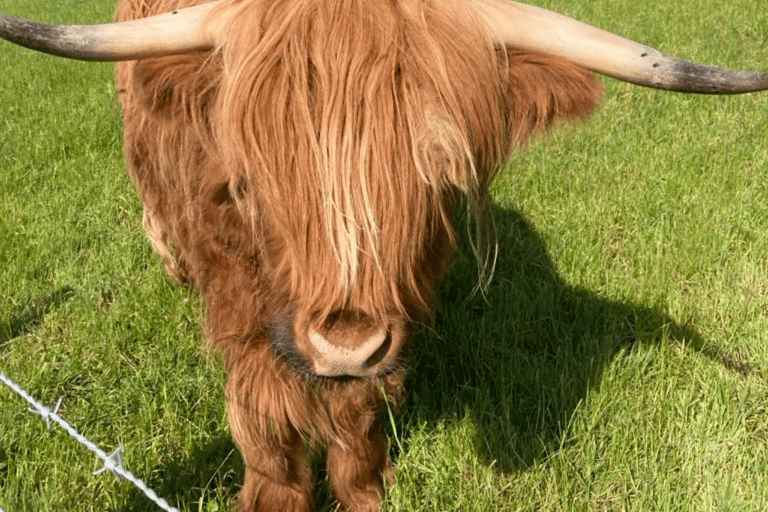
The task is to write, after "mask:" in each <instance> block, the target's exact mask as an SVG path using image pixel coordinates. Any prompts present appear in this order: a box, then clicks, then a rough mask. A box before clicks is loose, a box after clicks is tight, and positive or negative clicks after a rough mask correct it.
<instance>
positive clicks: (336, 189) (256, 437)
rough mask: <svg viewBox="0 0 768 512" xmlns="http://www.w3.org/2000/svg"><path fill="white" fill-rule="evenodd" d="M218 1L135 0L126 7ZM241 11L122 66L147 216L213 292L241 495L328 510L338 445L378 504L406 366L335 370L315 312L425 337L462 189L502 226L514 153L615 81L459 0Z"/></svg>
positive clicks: (355, 486) (249, 502)
mask: <svg viewBox="0 0 768 512" xmlns="http://www.w3.org/2000/svg"><path fill="white" fill-rule="evenodd" d="M198 3H202V2H200V1H196V0H123V1H122V2H121V3H120V6H119V8H118V13H117V18H118V20H128V19H134V18H139V17H145V16H149V15H152V14H157V13H161V12H166V11H171V10H173V9H177V8H181V7H185V6H189V5H193V4H198ZM232 9H234V10H236V11H237V14H236V15H235V16H234V17H233V18H232V20H233V22H232V26H231V27H229V30H228V31H227V34H228V39H227V40H226V41H225V42H224V43H223V44H221V46H220V48H217V49H216V50H215V51H213V52H210V53H205V54H203V53H193V54H187V55H179V56H172V57H163V58H154V59H145V60H141V61H133V62H127V63H122V64H119V65H118V72H117V81H118V91H119V94H120V98H121V101H122V103H123V109H124V118H125V153H126V158H127V160H128V165H129V169H130V172H131V176H132V178H133V180H134V181H135V183H136V186H137V188H138V190H139V193H140V195H141V198H142V201H143V203H144V212H145V218H144V221H145V227H146V230H147V232H148V235H149V238H150V240H151V241H152V243H153V245H154V247H155V249H156V250H157V252H158V253H159V254H160V256H161V257H162V259H163V262H164V264H165V268H166V270H167V271H168V273H169V274H170V275H171V276H173V277H174V278H175V279H177V280H178V281H181V282H189V283H191V284H192V285H193V286H194V287H195V288H197V289H198V290H199V291H200V292H201V293H202V294H203V296H204V297H205V300H206V306H207V311H208V315H207V325H206V331H207V335H208V337H209V339H210V340H211V341H212V342H213V343H214V344H216V345H217V346H218V347H219V348H220V349H221V351H222V353H223V355H224V359H225V361H226V365H227V367H228V369H229V371H230V378H229V383H228V385H227V396H228V404H229V416H230V422H231V429H232V434H233V436H234V438H235V440H236V442H237V444H238V445H239V447H240V449H241V452H242V454H243V458H244V460H245V464H246V475H245V484H244V487H243V490H242V493H241V496H240V501H239V503H240V508H241V509H242V510H247V511H280V512H283V511H287V512H300V511H306V510H309V509H310V507H311V504H310V495H311V485H312V484H311V482H312V480H311V476H310V471H309V467H308V464H307V459H306V454H305V449H306V448H305V446H306V445H309V446H310V447H327V450H328V452H327V453H328V470H329V474H330V480H331V485H332V487H333V491H334V493H335V495H336V497H337V499H338V500H339V502H340V503H341V505H342V507H343V508H345V509H348V510H353V511H372V510H377V509H378V503H379V500H380V496H381V494H382V493H383V478H382V475H385V474H386V473H387V472H388V471H389V468H388V465H387V456H386V442H385V439H384V438H383V436H382V434H381V432H380V429H379V421H380V419H379V416H380V409H381V408H382V406H383V404H384V403H385V401H386V400H390V401H392V402H395V401H396V400H397V398H398V396H399V395H400V393H401V390H402V387H403V378H404V371H403V370H402V365H399V364H397V361H395V362H394V363H393V364H390V365H388V366H387V367H386V368H383V369H382V371H381V372H379V374H378V375H377V376H375V377H371V378H347V379H332V378H316V377H315V376H313V375H312V371H311V367H312V365H311V364H310V363H311V361H310V363H308V362H307V361H309V360H311V357H312V355H311V351H308V349H307V345H306V343H305V342H302V341H301V340H302V339H303V338H302V336H301V328H302V327H301V326H305V325H316V326H324V325H331V327H329V329H330V328H332V327H333V326H334V325H336V324H337V323H340V322H341V323H343V322H347V320H340V319H349V318H354V319H360V318H364V319H366V320H365V321H366V322H372V323H374V324H376V325H378V324H381V325H389V326H393V325H395V326H400V327H398V329H400V330H401V331H402V335H403V339H405V338H407V334H408V332H409V330H410V326H411V325H413V322H414V321H415V320H417V319H418V318H420V317H421V316H422V315H423V314H425V313H427V312H429V310H430V307H431V303H432V295H433V288H434V285H435V282H436V281H437V279H439V277H440V276H441V275H442V274H443V272H444V271H445V269H446V268H447V266H448V264H449V261H450V256H451V252H452V246H453V241H454V230H453V226H452V225H451V216H452V209H453V207H454V202H455V199H456V197H457V194H458V193H463V194H464V195H466V196H467V197H468V199H469V203H470V205H471V210H472V212H473V213H474V214H475V215H476V216H477V218H478V219H479V220H480V221H481V223H480V225H481V226H483V225H486V224H483V223H482V220H483V217H484V213H483V212H484V211H485V209H486V206H487V201H488V186H489V183H490V182H491V180H492V178H493V176H494V173H495V172H496V170H497V168H498V167H499V165H500V164H501V163H503V162H504V160H505V158H506V157H507V156H508V153H509V151H511V150H512V149H514V148H515V147H516V146H518V145H520V144H521V143H523V142H524V141H525V139H526V138H527V137H528V136H529V135H530V134H531V133H532V132H534V131H537V130H541V129H544V128H546V127H548V126H550V125H551V124H552V123H553V122H554V121H555V120H557V119H558V118H563V117H568V116H583V115H586V114H587V113H589V111H590V110H591V109H592V108H593V107H594V105H595V104H596V102H597V101H598V99H599V96H600V87H599V85H598V83H597V81H596V80H595V79H594V78H593V77H592V76H591V75H590V74H589V73H587V72H586V71H584V70H582V69H581V68H578V67H577V66H574V65H572V64H569V63H567V62H565V61H562V60H559V59H556V58H552V57H547V56H543V55H534V54H531V53H525V52H520V51H516V50H514V49H510V48H507V49H498V48H494V46H493V44H492V42H491V39H490V36H489V35H487V34H485V33H484V32H483V29H482V27H481V26H480V25H479V24H473V23H472V22H471V20H472V19H473V15H472V13H471V12H468V10H467V7H466V6H465V5H463V4H462V3H461V1H460V0H442V1H439V0H229V1H227V2H225V4H224V5H223V6H222V7H221V8H220V9H218V11H217V13H220V12H224V11H225V10H226V11H228V10H232ZM217 13H214V15H217ZM477 238H478V239H477V241H476V245H477V246H478V247H479V248H481V249H482V248H483V247H488V246H489V243H488V240H487V238H486V237H484V236H483V234H482V230H481V233H480V234H479V235H478V237H477ZM480 253H481V254H480V258H481V260H487V259H488V258H487V254H488V251H486V252H485V253H483V251H482V250H481V251H480ZM348 321H349V324H350V325H352V326H353V327H354V325H357V324H355V323H354V322H358V323H359V322H361V321H362V320H348ZM345 325H346V324H345ZM366 325H367V324H366ZM350 332H356V331H355V330H354V328H350ZM286 345H287V346H290V348H289V349H287V350H283V349H282V348H284V347H285V346H286ZM276 347H277V348H276ZM281 347H282V348H281ZM401 348H402V347H401V346H400V345H398V346H397V347H395V349H401ZM307 441H308V442H309V443H307Z"/></svg>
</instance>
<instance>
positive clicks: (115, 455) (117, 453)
mask: <svg viewBox="0 0 768 512" xmlns="http://www.w3.org/2000/svg"><path fill="white" fill-rule="evenodd" d="M0 382H2V383H3V384H5V385H6V386H8V387H9V388H10V389H11V391H14V392H15V393H16V394H17V395H19V396H20V397H22V398H23V399H24V400H26V401H27V403H29V404H30V405H32V407H34V409H32V408H30V409H29V411H30V412H32V413H34V414H38V415H40V416H42V418H43V419H44V420H45V423H46V424H47V425H48V430H50V429H51V421H53V422H54V423H56V424H57V425H59V426H60V427H61V428H63V429H64V431H65V432H67V433H68V434H69V435H70V436H72V437H73V438H74V439H75V440H76V441H77V442H79V443H80V444H82V445H83V446H85V447H86V448H88V449H89V450H91V451H92V452H93V453H95V454H96V455H97V456H98V457H99V458H100V459H101V460H102V462H104V466H103V467H102V468H101V469H98V470H96V471H94V472H93V474H94V475H98V474H100V473H103V472H104V471H111V472H112V474H113V475H115V477H118V478H119V477H122V478H125V479H126V480H128V481H129V482H131V483H132V484H133V485H135V486H136V487H137V488H138V489H139V490H140V491H141V492H143V493H144V495H145V496H146V497H147V498H149V499H150V500H152V501H153V502H154V503H155V504H156V505H157V506H158V507H160V508H162V509H163V510H165V511H166V512H179V510H178V509H176V508H174V507H172V506H170V505H169V504H168V502H167V501H165V500H164V499H162V498H160V497H159V496H158V495H157V494H156V493H155V491H153V490H152V489H150V488H149V487H147V485H146V484H145V483H144V482H142V481H141V480H139V479H138V478H136V477H135V476H133V473H131V472H130V471H128V470H127V469H125V468H124V467H123V460H122V453H123V449H122V447H118V448H116V449H115V450H114V451H113V452H112V453H110V454H109V455H107V453H106V452H104V450H102V449H101V448H99V447H98V446H96V445H95V444H93V443H92V442H91V441H89V440H88V439H87V438H85V437H84V436H82V435H81V434H79V433H78V432H77V430H75V429H74V427H72V426H71V425H70V424H69V423H67V422H66V421H64V419H62V418H61V416H59V414H58V411H59V408H60V407H61V402H62V400H63V398H64V397H61V398H59V400H58V402H56V406H55V407H54V408H53V409H49V408H48V407H45V406H44V405H42V404H41V403H39V402H38V401H37V400H35V399H34V398H32V396H30V394H29V393H27V392H26V391H24V390H23V389H22V388H21V387H20V386H19V385H17V384H16V383H15V382H13V381H12V380H11V379H9V378H8V377H7V376H6V375H5V374H4V373H2V372H0ZM0 512H3V509H2V508H0Z"/></svg>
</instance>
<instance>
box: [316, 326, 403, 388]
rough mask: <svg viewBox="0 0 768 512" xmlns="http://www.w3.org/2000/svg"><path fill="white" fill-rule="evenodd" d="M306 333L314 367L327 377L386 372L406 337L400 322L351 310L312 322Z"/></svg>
mask: <svg viewBox="0 0 768 512" xmlns="http://www.w3.org/2000/svg"><path fill="white" fill-rule="evenodd" d="M306 335H307V341H308V343H307V345H308V347H307V348H308V351H307V352H308V353H307V354H306V355H307V356H308V357H307V359H308V360H309V362H310V365H311V366H312V371H313V372H314V373H316V374H317V375H322V376H326V377H341V376H352V377H371V376H374V375H377V374H379V373H383V372H385V371H386V370H387V369H388V367H389V366H390V365H391V364H392V362H393V361H394V359H395V358H396V357H397V353H398V352H399V350H400V347H401V345H402V340H403V337H404V333H403V328H402V325H401V323H400V322H392V321H383V322H382V321H376V320H374V319H373V318H371V317H369V316H367V315H365V314H362V313H357V312H349V311H340V312H336V313H333V314H332V315H330V316H329V317H328V318H327V319H326V320H325V321H323V322H310V323H309V325H308V326H307V334H306Z"/></svg>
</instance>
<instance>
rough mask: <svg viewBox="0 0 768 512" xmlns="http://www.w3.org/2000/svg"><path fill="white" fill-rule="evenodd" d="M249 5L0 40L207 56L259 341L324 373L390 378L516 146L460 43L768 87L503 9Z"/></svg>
mask: <svg viewBox="0 0 768 512" xmlns="http://www.w3.org/2000/svg"><path fill="white" fill-rule="evenodd" d="M358 4H362V3H358ZM278 5H279V6H280V8H279V9H278V8H276V7H275V6H278ZM403 5H405V2H403ZM247 6H248V3H246V2H236V1H231V0H223V1H219V2H211V3H208V4H204V5H201V6H198V7H192V8H188V9H184V10H179V11H174V12H173V13H167V14H163V15H160V16H155V17H152V18H146V19H142V20H136V21H131V22H124V23H118V24H109V25H103V26H92V27H52V26H48V25H41V24H37V23H34V22H27V21H23V20H17V19H13V18H10V17H7V16H0V37H2V38H5V39H8V40H10V41H12V42H16V43H18V44H22V45H24V46H28V47H30V48H33V49H36V50H40V51H44V52H48V53H53V54H56V55H61V56H66V57H72V58H78V59H84V60H129V59H137V58H143V57H150V56H162V55H171V54H179V53H184V52H191V51H200V50H211V51H214V52H218V56H219V57H220V59H221V65H222V66H223V69H224V70H226V76H225V78H223V79H222V80H221V82H220V83H219V84H218V88H219V89H218V91H217V97H216V100H215V102H216V107H215V112H216V114H215V116H214V117H213V119H212V120H211V124H212V130H213V132H214V136H215V138H216V140H217V141H218V142H219V144H218V147H217V149H216V151H217V152H218V153H219V156H220V160H221V161H222V162H223V164H224V167H225V169H226V171H225V172H226V174H227V176H226V178H227V183H228V190H227V191H226V193H225V194H224V196H226V197H224V199H223V200H231V201H233V202H234V203H236V205H237V210H238V211H239V212H240V213H241V215H242V216H243V218H244V219H245V224H247V225H249V226H251V229H253V231H254V234H255V235H257V238H258V242H257V243H258V251H257V252H258V254H259V260H260V261H259V265H260V270H259V272H260V274H261V275H262V279H261V281H263V282H265V285H264V287H263V288H264V289H263V290H260V291H263V293H264V294H265V299H264V301H265V303H267V304H268V305H269V306H268V307H267V311H268V312H269V316H270V318H269V320H268V323H269V325H270V327H269V336H271V337H272V339H273V341H274V343H275V346H276V348H277V350H278V351H279V352H280V353H281V354H282V355H283V356H284V357H285V358H286V359H287V360H289V361H291V362H292V364H293V365H294V366H296V367H297V368H299V369H300V370H303V371H305V372H307V373H311V374H315V375H321V376H328V377H337V376H354V377H371V376H375V375H379V374H382V373H386V372H387V371H389V370H390V369H392V368H394V367H396V366H397V361H398V356H399V354H400V353H401V351H402V348H403V346H404V343H405V340H406V339H407V335H408V330H409V326H410V324H411V322H412V320H413V319H414V318H416V317H418V316H419V315H421V314H423V313H424V312H426V311H428V310H429V305H430V301H431V296H432V293H433V288H434V285H435V282H436V280H437V279H438V278H439V277H440V275H441V274H442V273H443V271H444V270H445V268H446V266H447V263H448V261H447V260H448V257H449V255H450V252H451V246H452V244H453V239H454V232H453V229H452V225H451V221H450V219H451V217H452V208H453V205H454V200H455V199H456V197H457V194H460V193H463V194H464V195H465V196H466V197H468V199H469V201H468V202H469V204H470V210H472V211H474V212H475V213H477V212H482V210H483V207H484V204H485V193H486V191H487V185H488V182H489V181H490V179H491V175H492V171H493V170H494V168H495V166H496V165H497V164H498V163H499V162H500V161H501V160H502V159H503V157H504V154H505V148H506V147H508V146H510V145H511V144H514V143H516V142H519V139H520V136H521V134H519V133H515V127H514V126H512V125H510V119H509V118H508V113H507V112H505V111H504V108H503V107H504V101H505V100H504V98H505V97H506V95H507V94H509V91H505V90H504V85H503V84H504V81H503V80H500V79H499V77H498V75H499V69H498V67H497V66H496V64H495V63H494V61H493V60H492V59H489V60H488V61H483V60H482V59H474V58H471V56H472V55H473V53H472V52H469V51H466V50H467V49H468V48H472V47H473V46H481V47H485V48H486V49H487V51H486V53H487V54H492V53H493V51H494V50H493V49H494V47H498V48H516V49H520V50H525V51H530V52H538V53H540V54H548V55H552V56H556V57H559V58H562V59H565V60H568V61H570V62H573V63H574V64H576V65H578V66H581V67H583V68H586V69H589V70H592V71H596V72H599V73H603V74H606V75H609V76H612V77H615V78H618V79H621V80H625V81H629V82H633V83H637V84H640V85H645V86H650V87H655V88H661V89H671V90H678V91H684V92H698V93H721V94H729V93H739V92H747V91H753V90H762V89H766V88H768V77H767V76H766V75H763V74H759V73H744V72H737V73H735V72H730V71H725V70H720V69H717V68H711V67H704V66H699V65H695V64H690V63H687V62H685V61H681V60H679V59H676V58H674V57H670V56H667V55H664V54H661V53H659V52H657V51H655V50H653V49H652V48H649V47H646V46H644V45H640V44H638V43H634V42H632V41H627V40H625V39H622V38H620V37H618V36H615V35H613V34H610V33H607V32H603V31H600V30H598V29H595V28H593V27H590V26H588V25H584V24H582V23H580V22H577V21H574V20H571V19H569V18H566V17H563V16H560V15H557V14H555V13H551V12H548V11H545V10H542V9H539V8H535V7H530V6H527V5H524V4H518V3H515V2H506V1H503V0H468V1H467V2H464V3H461V4H460V3H458V2H457V3H456V5H455V6H454V7H455V9H456V10H455V12H454V14H453V15H451V14H446V13H447V12H448V10H446V9H439V10H438V9H426V10H425V11H423V12H418V13H414V12H409V11H408V10H407V9H403V8H400V9H399V11H398V12H397V14H395V11H397V10H398V9H395V8H393V9H392V11H391V13H390V14H391V16H389V17H388V16H387V15H386V12H385V11H382V10H381V9H379V10H377V11H376V13H375V15H374V14H371V15H370V16H368V17H365V16H363V17H362V19H369V20H370V21H371V23H372V24H375V29H376V30H377V31H379V32H380V33H382V34H385V35H386V37H378V38H369V37H366V31H370V30H373V29H374V27H373V25H372V26H371V27H367V26H364V25H363V26H360V25H356V24H352V23H349V22H345V19H346V16H345V14H344V13H335V14H334V15H330V16H326V14H328V13H321V12H305V13H303V14H301V15H297V14H295V13H294V14H293V15H291V16H288V15H286V10H290V9H291V6H290V3H288V2H269V1H264V2H262V5H261V7H260V8H258V9H254V8H252V6H251V7H250V8H246V7H247ZM355 8H356V9H365V6H364V5H356V6H355ZM382 13H384V14H382ZM425 13H426V14H425ZM249 18H255V19H249ZM355 19H360V18H359V17H357V18H355ZM404 20H406V21H407V23H404ZM237 26H240V27H242V26H246V27H259V33H258V34H253V33H252V32H248V31H243V30H237V29H236V27H237ZM277 41H282V43H281V44H277V43H276V42H277ZM437 47H440V48H441V50H440V51H439V52H436V51H435V48H437ZM275 48H278V49H279V53H275ZM292 49H293V50H295V51H294V53H291V50H292ZM329 49H331V51H329ZM404 49H407V51H406V50H404ZM468 57H469V59H468ZM468 91H469V92H471V93H468V94H464V93H465V92H468ZM513 92H514V91H513ZM482 238H483V237H482V236H479V237H478V240H479V241H480V243H478V246H480V247H482V245H483V244H482ZM479 252H480V253H481V259H482V258H483V256H482V250H480V251H479Z"/></svg>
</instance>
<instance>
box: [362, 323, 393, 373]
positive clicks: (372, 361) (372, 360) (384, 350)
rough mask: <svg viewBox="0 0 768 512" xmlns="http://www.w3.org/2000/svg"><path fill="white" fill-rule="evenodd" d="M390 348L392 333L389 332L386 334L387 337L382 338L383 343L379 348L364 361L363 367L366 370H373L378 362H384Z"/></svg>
mask: <svg viewBox="0 0 768 512" xmlns="http://www.w3.org/2000/svg"><path fill="white" fill-rule="evenodd" d="M390 347H392V333H391V332H390V331H388V332H387V337H386V338H384V342H383V343H382V344H381V345H380V346H379V348H377V349H376V351H375V352H374V353H373V354H371V356H370V357H369V358H368V359H366V361H365V367H366V368H373V367H374V366H376V365H377V364H379V363H380V362H382V361H383V360H384V357H386V355H387V354H388V353H389V349H390Z"/></svg>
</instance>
